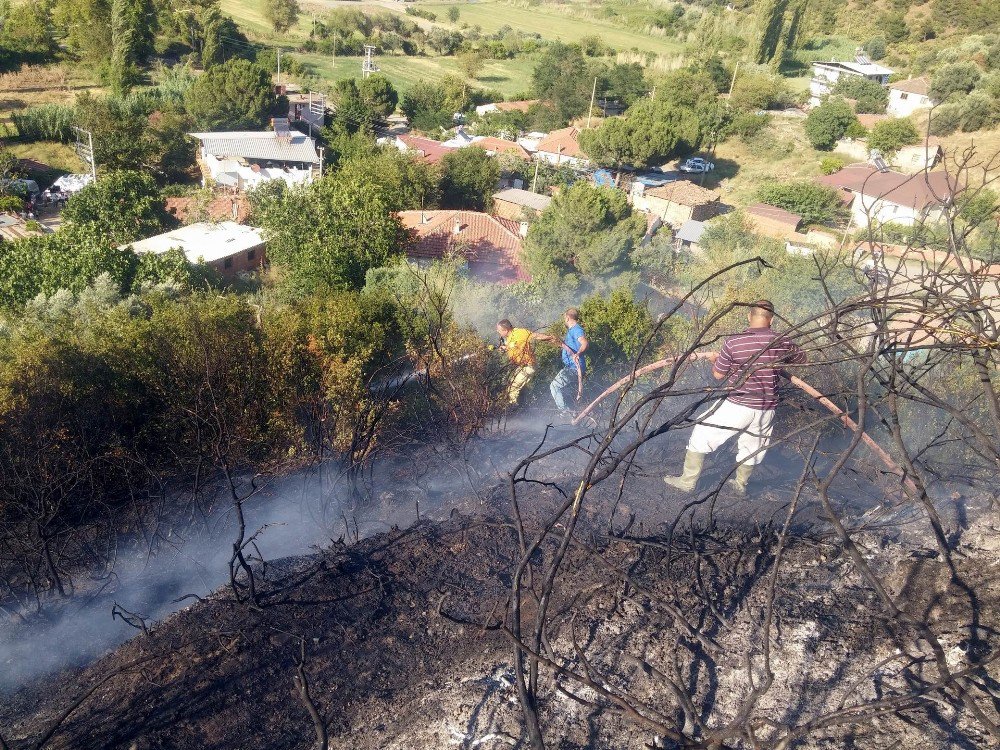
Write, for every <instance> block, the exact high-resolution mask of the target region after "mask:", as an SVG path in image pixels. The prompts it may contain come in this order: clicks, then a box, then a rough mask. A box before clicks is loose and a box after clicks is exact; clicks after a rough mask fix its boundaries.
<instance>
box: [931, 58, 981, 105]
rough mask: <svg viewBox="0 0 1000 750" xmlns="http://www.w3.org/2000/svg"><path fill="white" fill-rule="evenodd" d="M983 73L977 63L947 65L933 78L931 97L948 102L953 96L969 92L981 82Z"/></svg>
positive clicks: (937, 100)
mask: <svg viewBox="0 0 1000 750" xmlns="http://www.w3.org/2000/svg"><path fill="white" fill-rule="evenodd" d="M981 75H982V74H981V73H980V72H979V68H978V67H976V65H975V63H971V62H958V63H952V64H951V65H945V66H944V67H943V68H941V69H940V70H938V71H937V72H936V73H935V74H934V76H933V77H932V78H931V88H930V95H931V99H933V100H934V101H936V102H946V101H948V99H950V98H951V97H952V96H959V95H962V94H968V93H969V92H970V91H972V89H974V88H975V87H976V84H977V83H979V78H980V76H981Z"/></svg>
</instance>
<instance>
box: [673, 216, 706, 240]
mask: <svg viewBox="0 0 1000 750" xmlns="http://www.w3.org/2000/svg"><path fill="white" fill-rule="evenodd" d="M703 234H705V222H703V221H694V220H693V219H688V220H687V221H685V222H684V223H683V224H681V226H680V229H678V230H677V233H676V234H674V237H675V238H677V239H679V240H681V241H682V242H690V243H691V244H693V245H697V244H698V243H699V242H700V241H701V236H702V235H703Z"/></svg>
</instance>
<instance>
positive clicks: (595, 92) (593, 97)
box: [587, 76, 597, 130]
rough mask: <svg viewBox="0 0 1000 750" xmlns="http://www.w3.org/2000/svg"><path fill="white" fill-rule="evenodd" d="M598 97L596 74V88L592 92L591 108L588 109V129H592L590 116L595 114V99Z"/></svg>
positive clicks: (595, 77)
mask: <svg viewBox="0 0 1000 750" xmlns="http://www.w3.org/2000/svg"><path fill="white" fill-rule="evenodd" d="M596 97H597V76H594V90H593V91H591V92H590V109H588V110H587V130H590V117H591V115H593V114H594V99H595V98H596Z"/></svg>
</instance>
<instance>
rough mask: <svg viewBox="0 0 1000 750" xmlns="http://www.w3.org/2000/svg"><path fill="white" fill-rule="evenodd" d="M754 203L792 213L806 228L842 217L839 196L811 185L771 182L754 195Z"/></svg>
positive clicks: (825, 188)
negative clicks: (807, 225) (756, 200)
mask: <svg viewBox="0 0 1000 750" xmlns="http://www.w3.org/2000/svg"><path fill="white" fill-rule="evenodd" d="M757 198H758V200H760V201H762V202H764V203H767V204H769V205H771V206H777V207H778V208H783V209H785V210H786V211H792V212H793V213H797V214H798V215H799V216H801V217H802V220H803V221H804V222H806V223H807V224H823V223H826V222H829V221H832V220H834V219H837V218H840V217H841V216H842V215H843V213H844V207H843V204H842V203H841V202H840V196H839V195H838V194H837V191H836V190H835V189H834V188H832V187H827V186H826V185H817V184H816V183H815V182H810V181H808V180H802V181H798V182H772V183H769V184H766V185H764V186H763V187H761V188H760V189H759V190H758V191H757Z"/></svg>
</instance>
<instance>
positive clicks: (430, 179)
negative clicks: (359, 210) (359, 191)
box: [337, 148, 440, 211]
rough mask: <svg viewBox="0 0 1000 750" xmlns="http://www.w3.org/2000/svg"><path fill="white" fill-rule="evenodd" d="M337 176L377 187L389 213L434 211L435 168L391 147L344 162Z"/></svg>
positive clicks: (436, 190)
mask: <svg viewBox="0 0 1000 750" xmlns="http://www.w3.org/2000/svg"><path fill="white" fill-rule="evenodd" d="M337 175H338V176H339V179H342V180H345V181H346V182H350V183H353V184H358V185H366V184H367V185H374V186H375V187H377V188H379V189H380V190H381V191H382V194H383V195H384V196H385V198H386V201H387V203H388V204H389V209H390V210H392V211H406V210H411V209H423V208H434V207H435V206H436V205H437V204H438V200H439V197H440V194H439V187H438V179H439V177H438V174H437V171H436V170H435V168H434V167H433V166H431V165H430V164H427V163H426V162H424V161H423V160H420V159H414V158H413V157H412V156H411V155H409V154H402V153H400V152H399V151H397V150H396V149H394V148H380V149H377V150H375V151H373V152H372V153H364V154H359V155H357V156H354V157H352V158H348V159H345V160H343V161H341V162H340V164H339V165H338V166H337Z"/></svg>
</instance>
